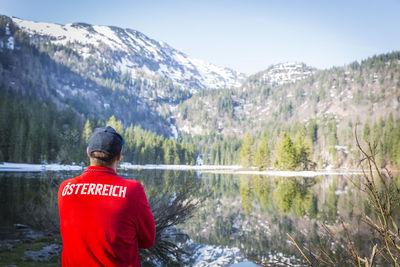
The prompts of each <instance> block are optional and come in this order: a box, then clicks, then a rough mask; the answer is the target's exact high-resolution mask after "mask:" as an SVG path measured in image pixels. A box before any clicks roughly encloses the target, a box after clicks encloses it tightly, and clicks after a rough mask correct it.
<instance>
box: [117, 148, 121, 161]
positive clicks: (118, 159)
mask: <svg viewBox="0 0 400 267" xmlns="http://www.w3.org/2000/svg"><path fill="white" fill-rule="evenodd" d="M121 156H122V150H121V151H120V152H119V154H118V156H117V161H120V160H121Z"/></svg>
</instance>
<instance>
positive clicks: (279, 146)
mask: <svg viewBox="0 0 400 267" xmlns="http://www.w3.org/2000/svg"><path fill="white" fill-rule="evenodd" d="M274 152H275V162H274V165H275V166H276V167H278V168H279V169H290V170H293V169H295V168H296V167H297V156H296V149H295V147H294V144H293V142H292V139H290V136H289V134H288V133H287V132H282V134H281V135H280V137H279V140H278V141H277V143H276V145H275V149H274Z"/></svg>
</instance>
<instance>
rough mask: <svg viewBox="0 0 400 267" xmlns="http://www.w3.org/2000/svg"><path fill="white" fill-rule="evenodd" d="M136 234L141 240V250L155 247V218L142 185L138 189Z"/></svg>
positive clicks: (139, 242)
mask: <svg viewBox="0 0 400 267" xmlns="http://www.w3.org/2000/svg"><path fill="white" fill-rule="evenodd" d="M136 233H137V235H138V238H139V240H138V244H139V248H151V247H152V246H153V245H154V241H155V237H156V226H155V222H154V217H153V213H152V212H151V209H150V205H149V202H148V201H147V197H146V194H145V192H144V189H143V186H142V185H141V184H140V183H138V185H137V187H136Z"/></svg>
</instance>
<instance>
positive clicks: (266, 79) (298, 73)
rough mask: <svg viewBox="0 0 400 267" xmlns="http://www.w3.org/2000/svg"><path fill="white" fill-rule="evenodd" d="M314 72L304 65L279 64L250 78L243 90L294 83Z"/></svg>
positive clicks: (313, 69)
mask: <svg viewBox="0 0 400 267" xmlns="http://www.w3.org/2000/svg"><path fill="white" fill-rule="evenodd" d="M315 71H316V69H315V68H312V67H309V66H307V65H305V64H304V63H280V64H276V65H272V66H271V67H269V68H268V69H267V70H265V71H262V72H259V73H257V74H254V75H252V76H250V77H249V78H248V79H247V80H246V82H244V84H243V88H253V87H258V86H260V85H262V86H264V85H267V86H276V85H282V84H287V83H294V82H296V81H298V80H302V79H305V78H307V77H309V76H310V75H312V74H313V73H314V72H315Z"/></svg>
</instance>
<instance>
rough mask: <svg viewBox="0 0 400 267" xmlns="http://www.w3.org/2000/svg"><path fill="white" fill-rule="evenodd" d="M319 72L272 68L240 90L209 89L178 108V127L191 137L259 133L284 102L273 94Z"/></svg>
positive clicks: (286, 65)
mask: <svg viewBox="0 0 400 267" xmlns="http://www.w3.org/2000/svg"><path fill="white" fill-rule="evenodd" d="M316 72H317V70H316V69H315V68H312V67H309V66H307V65H305V64H304V63H281V64H276V65H272V66H270V67H269V68H268V69H267V70H265V71H261V72H259V73H256V74H254V75H250V76H249V77H248V78H247V79H246V80H245V81H244V83H243V85H242V86H241V87H240V88H238V89H225V90H210V91H207V92H201V93H199V94H196V95H194V96H193V97H191V98H190V99H187V100H186V101H185V102H183V103H181V104H180V105H179V108H178V109H176V112H175V117H176V118H177V120H176V121H177V124H178V126H179V128H180V129H181V130H182V131H183V132H186V133H188V134H191V135H203V134H212V133H218V134H221V135H223V136H232V135H235V136H236V135H240V136H242V135H244V131H243V129H251V130H252V131H255V132H256V131H260V130H261V128H262V126H261V124H262V123H263V122H265V121H267V120H268V118H271V115H272V113H271V112H272V111H274V112H277V109H276V108H277V107H278V108H279V107H280V106H281V101H279V100H278V99H274V98H275V97H270V95H275V94H278V93H279V92H280V88H286V87H288V86H289V87H290V86H293V85H294V84H299V83H301V82H302V81H303V82H304V80H305V79H307V78H309V77H311V76H312V75H313V74H314V73H316ZM288 95H289V97H290V95H294V93H293V92H288ZM262 99H265V100H267V99H268V100H267V101H261V100H262ZM277 100H278V101H277ZM279 109H281V108H279ZM257 122H259V123H257ZM250 125H251V126H250ZM248 126H250V128H247V127H248Z"/></svg>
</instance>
